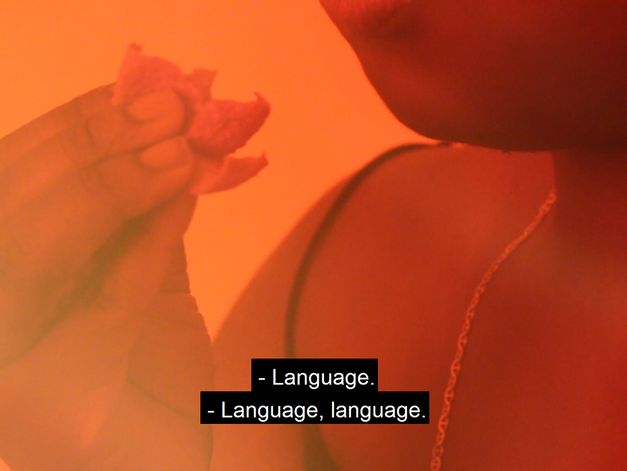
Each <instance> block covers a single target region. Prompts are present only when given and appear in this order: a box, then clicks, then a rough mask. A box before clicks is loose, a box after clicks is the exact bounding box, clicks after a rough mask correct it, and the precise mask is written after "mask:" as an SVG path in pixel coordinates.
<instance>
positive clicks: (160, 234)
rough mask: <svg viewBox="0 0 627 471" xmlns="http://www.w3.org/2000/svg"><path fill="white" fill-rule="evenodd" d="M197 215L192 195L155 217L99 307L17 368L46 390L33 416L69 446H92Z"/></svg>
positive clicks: (68, 320) (79, 309) (76, 318)
mask: <svg viewBox="0 0 627 471" xmlns="http://www.w3.org/2000/svg"><path fill="white" fill-rule="evenodd" d="M192 212H193V200H192V199H191V198H190V197H189V196H187V195H185V196H184V197H181V198H178V199H176V200H173V201H171V202H169V203H168V204H166V205H164V206H163V207H162V208H160V209H159V210H158V211H156V212H154V213H153V214H151V215H150V217H149V218H147V220H146V221H145V226H144V230H143V231H141V232H138V233H136V234H135V237H134V238H133V240H132V243H130V245H129V246H128V249H127V250H126V251H125V252H124V253H123V254H122V256H120V257H119V258H117V259H116V260H115V262H114V263H113V265H112V266H111V270H110V271H109V272H108V274H107V277H106V279H105V282H104V285H103V290H102V292H101V296H100V297H99V299H98V302H97V303H95V304H92V305H90V306H84V305H77V306H76V307H75V309H74V311H73V312H71V313H70V314H69V315H68V316H66V317H64V318H63V319H62V320H61V321H60V322H58V323H57V324H56V325H55V327H54V329H52V330H51V331H50V332H49V333H48V335H46V336H45V337H44V338H43V339H42V340H41V341H40V342H38V343H37V345H35V346H34V347H33V348H31V349H30V350H29V351H28V353H27V354H26V355H24V356H23V357H22V358H21V359H20V362H19V364H16V365H19V367H18V368H13V369H11V368H9V371H15V372H16V374H17V375H18V376H19V375H22V374H23V373H26V374H27V375H28V376H27V378H25V379H23V380H22V381H21V382H22V383H24V384H28V385H31V386H32V385H34V387H35V389H37V387H38V386H41V388H42V389H37V390H38V391H39V393H40V397H38V400H37V401H36V402H35V403H34V404H33V407H32V410H27V411H25V415H26V416H28V419H29V420H31V423H40V422H41V423H46V421H50V420H52V422H51V424H52V425H51V427H52V429H53V430H55V431H57V430H58V431H59V432H60V436H62V437H64V438H65V440H67V443H69V448H73V446H74V445H77V444H78V443H80V442H81V440H82V447H84V446H85V443H89V441H90V440H91V438H93V433H94V432H96V431H97V430H98V428H99V425H100V423H101V422H102V420H103V419H105V418H106V416H107V414H108V412H109V410H110V408H111V406H114V405H115V403H112V401H114V400H115V398H116V390H117V387H118V386H119V385H120V384H123V383H124V382H125V381H126V369H127V363H128V353H129V351H130V350H131V349H132V346H133V344H134V343H135V340H136V338H137V336H138V334H139V333H140V332H141V328H142V325H143V320H144V318H145V308H146V306H147V304H148V303H149V302H150V300H151V299H152V298H153V296H154V295H155V293H156V292H157V291H158V289H159V286H160V284H161V282H162V281H163V276H164V274H165V272H166V270H167V268H168V266H169V263H170V261H171V257H172V254H173V251H174V249H175V247H176V244H177V242H178V241H179V240H180V238H181V236H182V234H183V232H184V231H185V229H186V227H187V226H188V223H189V220H190V217H191V214H192ZM18 379H19V378H18ZM50 385H58V386H59V387H51V386H50ZM1 392H2V391H0V393H1ZM0 395H1V394H0ZM23 402H24V401H23ZM31 402H32V401H31ZM86 418H89V420H87V421H86ZM49 428H50V427H44V429H43V430H44V431H46V430H48V429H49ZM33 430H34V429H33ZM30 432H32V430H30ZM39 438H40V437H38V439H39ZM41 439H42V440H43V437H41ZM79 439H81V440H79ZM77 440H78V441H77ZM43 443H46V441H45V440H44V441H43ZM62 444H63V446H65V445H66V443H65V442H62Z"/></svg>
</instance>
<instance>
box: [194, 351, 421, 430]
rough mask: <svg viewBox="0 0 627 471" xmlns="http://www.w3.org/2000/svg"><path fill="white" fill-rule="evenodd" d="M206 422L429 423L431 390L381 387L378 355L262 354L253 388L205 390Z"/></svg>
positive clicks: (253, 370)
mask: <svg viewBox="0 0 627 471" xmlns="http://www.w3.org/2000/svg"><path fill="white" fill-rule="evenodd" d="M200 422H201V423H203V424H220V423H234V424H271V423H274V424H277V423H280V424H288V423H328V424H428V423H429V392H428V391H379V388H378V360H377V359H376V358H374V359H371V358H358V359H348V358H342V359H313V358H307V359H300V358H299V359H292V358H290V359H276V358H273V359H259V358H254V359H252V361H251V391H202V392H201V393H200Z"/></svg>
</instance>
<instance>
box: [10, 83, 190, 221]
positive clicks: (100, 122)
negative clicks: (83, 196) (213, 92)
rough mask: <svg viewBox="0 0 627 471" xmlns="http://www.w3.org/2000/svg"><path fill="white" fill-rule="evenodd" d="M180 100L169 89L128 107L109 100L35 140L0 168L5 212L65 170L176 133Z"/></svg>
mask: <svg viewBox="0 0 627 471" xmlns="http://www.w3.org/2000/svg"><path fill="white" fill-rule="evenodd" d="M184 122H185V105H184V104H183V102H182V101H181V99H180V98H179V97H178V95H177V94H176V93H175V92H173V91H171V90H163V91H160V92H155V93H151V94H148V95H145V96H142V97H140V98H138V99H137V100H136V101H134V102H133V103H131V104H130V105H129V106H127V107H113V106H109V107H106V108H104V109H102V110H101V111H99V112H97V113H95V114H94V115H93V116H91V117H90V118H89V119H87V120H84V121H81V122H80V123H78V124H77V125H75V126H74V127H71V128H68V129H65V130H63V131H62V132H60V133H59V134H57V135H55V136H53V137H52V138H50V139H48V140H47V141H45V142H43V143H41V144H40V145H38V146H36V147H35V148H34V149H32V150H31V151H29V152H28V153H26V154H25V155H23V156H22V157H21V158H20V159H19V160H18V161H16V162H14V163H13V165H11V166H10V167H9V168H7V169H5V171H4V172H1V173H0V186H1V187H2V188H3V192H2V196H1V197H0V210H2V213H3V214H4V217H7V215H10V214H12V213H13V212H15V211H16V210H18V209H19V208H20V207H22V206H23V205H24V204H26V203H27V202H28V201H30V200H32V199H33V198H34V197H36V196H37V195H39V194H40V193H42V192H43V191H44V190H46V189H47V188H49V187H50V186H51V185H54V184H55V183H57V182H59V181H60V180H61V179H63V178H65V177H67V176H68V175H70V174H72V173H75V172H78V171H79V170H81V169H83V168H85V167H88V166H90V165H93V164H94V163H96V162H98V161H100V160H103V159H104V158H105V157H110V156H112V155H116V154H119V153H123V152H127V151H130V150H133V149H138V148H141V147H146V146H149V145H152V144H154V143H156V142H159V141H161V140H163V139H166V138H168V137H172V136H174V135H176V134H177V133H178V132H179V131H180V130H181V129H182V127H183V125H184Z"/></svg>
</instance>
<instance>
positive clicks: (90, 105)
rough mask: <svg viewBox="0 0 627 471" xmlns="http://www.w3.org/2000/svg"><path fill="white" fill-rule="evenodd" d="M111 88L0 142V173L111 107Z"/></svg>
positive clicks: (79, 99)
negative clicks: (16, 161)
mask: <svg viewBox="0 0 627 471" xmlns="http://www.w3.org/2000/svg"><path fill="white" fill-rule="evenodd" d="M114 85H115V84H108V85H104V86H102V87H98V88H95V89H93V90H91V91H89V92H87V93H85V94H84V95H81V96H79V97H76V98H74V99H73V100H71V101H69V102H68V103H65V104H63V105H61V106H59V107H57V108H55V109H53V110H52V111H49V112H48V113H46V114H44V115H43V116H40V117H39V118H37V119H35V120H34V121H31V122H30V123H27V124H25V125H24V126H22V127H20V128H19V129H17V130H16V131H13V132H12V133H11V134H9V135H7V136H5V137H3V138H2V139H0V170H2V168H3V166H7V165H9V163H10V162H11V161H15V160H17V159H18V158H19V157H20V156H21V155H22V154H24V153H26V152H27V151H28V150H30V149H32V148H33V147H35V146H36V145H37V144H39V143H41V142H43V141H46V140H48V139H49V138H51V137H52V136H54V135H55V134H58V133H59V132H61V131H62V130H64V129H66V128H71V127H74V126H76V125H77V124H78V123H80V122H81V121H84V120H85V119H87V118H88V117H90V116H92V115H93V114H94V113H95V112H97V111H99V110H102V109H103V108H106V107H108V106H111V97H112V96H113V87H114Z"/></svg>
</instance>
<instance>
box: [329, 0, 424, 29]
mask: <svg viewBox="0 0 627 471" xmlns="http://www.w3.org/2000/svg"><path fill="white" fill-rule="evenodd" d="M321 3H322V5H323V6H324V8H325V9H326V10H327V13H328V14H329V16H330V17H331V19H333V21H334V22H335V23H336V24H337V25H338V27H339V28H340V30H342V32H344V33H345V34H348V35H352V34H359V35H367V36H388V35H391V34H393V33H396V32H398V31H399V29H400V28H401V26H402V23H403V21H402V19H403V10H404V9H405V8H407V7H409V6H410V5H411V4H413V3H415V0H322V1H321Z"/></svg>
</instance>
